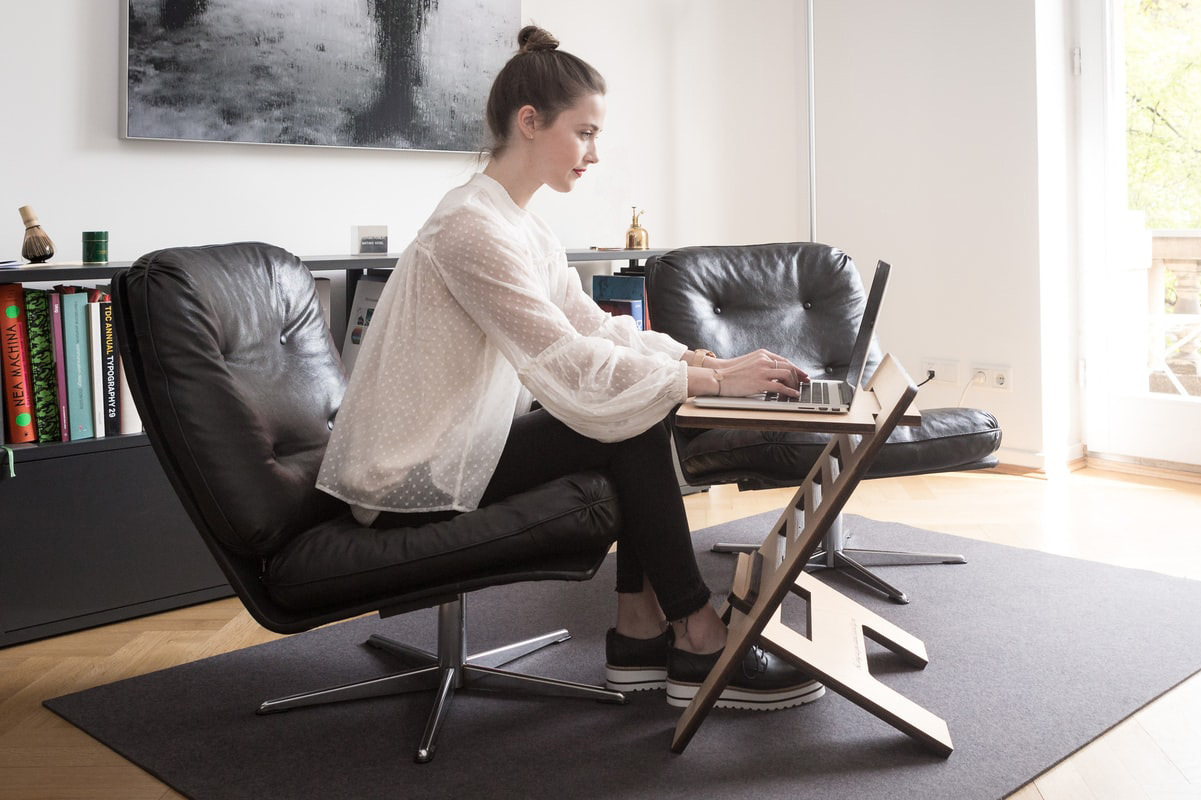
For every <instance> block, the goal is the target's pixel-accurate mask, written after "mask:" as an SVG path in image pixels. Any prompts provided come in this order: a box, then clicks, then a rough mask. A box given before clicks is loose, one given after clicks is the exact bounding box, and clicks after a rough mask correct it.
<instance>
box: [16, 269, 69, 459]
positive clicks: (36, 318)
mask: <svg viewBox="0 0 1201 800" xmlns="http://www.w3.org/2000/svg"><path fill="white" fill-rule="evenodd" d="M25 318H26V320H27V321H28V326H29V365H30V368H31V370H32V376H33V410H34V419H35V421H36V427H37V432H38V441H39V442H57V441H60V440H61V439H62V429H61V428H60V426H59V421H58V372H57V369H56V368H55V365H54V341H53V340H52V339H51V332H50V325H51V321H50V297H49V294H48V293H47V292H45V291H42V290H41V289H26V290H25Z"/></svg>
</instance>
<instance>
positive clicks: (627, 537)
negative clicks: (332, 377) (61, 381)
mask: <svg viewBox="0 0 1201 800" xmlns="http://www.w3.org/2000/svg"><path fill="white" fill-rule="evenodd" d="M518 41H519V43H520V45H521V49H520V50H519V51H518V53H517V54H516V55H515V56H513V58H512V59H511V60H510V61H509V62H508V64H506V66H505V67H504V68H503V69H502V70H501V72H500V74H499V75H498V76H497V78H496V81H495V83H494V84H493V87H492V91H491V93H490V95H489V98H488V105H487V119H488V125H489V128H490V130H491V132H492V134H493V136H494V138H495V144H494V147H493V148H492V150H491V152H490V157H489V160H488V163H487V165H486V166H485V168H484V170H483V172H482V173H479V174H477V175H475V176H474V177H472V179H471V180H470V181H468V182H467V183H466V184H465V185H463V186H460V187H458V188H457V189H454V190H452V191H451V192H449V193H448V194H447V195H446V197H445V198H443V200H442V202H441V203H440V204H439V205H438V207H437V209H436V210H435V211H434V213H433V215H432V216H431V217H430V218H429V220H428V221H427V222H426V223H425V225H424V226H423V227H422V229H421V230H420V232H419V233H418V234H417V238H416V239H415V240H414V242H413V243H412V244H411V245H410V246H409V248H408V249H407V250H406V251H405V252H404V254H403V255H402V256H401V258H400V260H399V262H398V264H397V268H396V270H395V271H394V272H393V273H392V275H391V276H390V278H389V280H388V283H387V286H386V287H385V289H384V291H383V293H382V295H381V297H380V300H379V303H378V305H377V308H376V310H375V314H374V316H373V319H372V323H371V335H370V336H368V337H366V339H365V341H364V345H363V349H362V350H361V351H360V353H359V355H358V357H357V360H356V362H355V370H354V373H353V377H352V379H351V381H350V385H349V387H348V388H347V392H346V396H345V398H344V400H343V404H342V408H341V410H340V411H339V414H338V422H337V424H336V425H335V426H334V431H333V434H332V436H331V438H330V444H329V448H328V450H327V452H326V456H325V461H324V463H323V464H322V468H321V473H320V476H319V478H318V486H319V488H321V489H323V490H324V491H326V492H329V493H330V494H332V495H334V496H336V497H339V498H341V499H343V500H345V501H346V502H348V503H350V504H351V507H352V508H353V510H354V513H355V516H356V517H357V518H358V519H359V520H360V521H361V522H362V523H363V524H365V525H373V526H376V527H389V526H393V525H396V524H404V517H403V515H404V514H410V513H413V512H428V511H448V510H449V511H469V510H472V509H475V508H477V507H480V506H486V505H488V504H489V503H492V502H495V501H497V500H499V499H502V498H504V497H507V496H509V495H512V494H515V493H518V492H522V491H525V490H527V489H529V488H532V487H533V486H537V485H539V484H541V483H544V482H546V481H548V480H551V479H553V478H555V477H559V476H561V475H566V474H570V473H573V472H579V471H582V470H586V469H594V468H600V469H604V470H606V471H608V472H609V473H610V474H611V475H612V477H613V480H614V482H615V483H616V485H617V490H618V501H619V503H620V506H621V513H622V520H623V523H622V528H623V530H622V533H621V535H620V537H619V539H618V549H617V621H616V625H615V627H614V628H613V629H611V630H610V631H609V633H608V636H607V638H606V662H607V663H606V681H607V683H608V684H609V685H610V686H611V687H613V688H619V689H626V690H631V689H632V690H637V689H650V688H662V687H664V686H665V685H670V686H669V688H670V689H671V691H669V702H673V703H675V704H683V705H686V704H687V703H688V702H689V700H690V699H691V697H692V696H693V695H694V694H695V692H696V689H697V688H698V687H699V684H700V683H701V682H702V681H703V680H704V678H705V675H706V674H708V671H709V668H710V667H711V666H712V665H713V664H714V663H715V662H716V660H717V656H718V654H719V652H720V651H721V649H722V647H723V646H724V644H725V639H726V628H725V625H724V624H723V623H722V621H721V620H720V619H719V618H718V616H717V613H716V611H715V610H714V608H713V606H712V605H710V602H709V600H710V591H709V589H708V587H707V586H706V585H705V584H704V582H703V581H702V579H701V577H700V573H699V571H698V569H697V565H696V559H695V554H694V553H693V550H692V541H691V538H690V535H689V530H688V522H687V519H686V517H685V514H684V506H683V501H682V499H681V497H680V492H679V486H678V484H677V481H676V476H675V470H674V466H673V463H672V456H671V449H670V440H669V434H668V431H667V428H666V423H665V419H666V417H667V415H668V414H669V413H671V412H672V410H673V409H674V408H675V407H676V406H677V405H678V404H679V403H681V402H683V401H684V400H685V398H687V397H688V396H690V395H699V394H721V393H725V394H753V393H755V392H761V391H765V390H772V391H779V392H783V393H785V394H791V395H796V394H797V390H796V387H797V386H798V385H799V382H800V381H802V380H807V379H808V377H807V376H806V375H805V374H804V373H803V372H802V371H801V370H800V369H798V368H797V367H795V366H793V365H792V364H790V363H789V362H788V360H787V359H785V358H782V357H780V356H776V355H773V354H771V353H768V352H766V351H757V352H754V353H748V354H746V355H743V356H740V357H737V358H729V359H722V358H716V357H715V356H714V355H713V354H712V353H707V352H693V351H690V350H688V349H687V348H686V347H685V346H684V345H682V344H679V343H678V342H675V341H673V340H672V339H670V338H669V337H667V336H665V335H663V334H660V333H655V332H650V331H646V332H643V331H639V330H638V329H637V328H636V327H635V325H634V324H633V321H632V319H631V318H629V317H624V316H617V317H611V316H609V315H608V314H606V313H605V312H604V311H602V310H601V309H600V308H599V307H598V306H597V305H596V304H595V303H593V302H592V300H591V299H590V298H589V297H588V296H587V295H586V294H585V293H584V292H583V290H582V288H581V286H580V282H579V280H578V279H577V278H576V276H575V274H574V273H573V272H571V271H570V270H569V269H568V267H567V262H566V258H565V255H564V250H563V247H562V245H561V244H560V243H559V241H558V240H557V239H556V237H555V235H554V234H553V233H552V232H551V230H550V229H549V228H548V227H547V225H546V224H545V223H544V222H543V221H542V220H540V219H539V218H538V217H536V216H535V215H533V214H531V213H530V212H529V211H527V210H526V206H527V205H528V203H529V201H530V198H531V197H533V195H534V193H535V192H537V191H538V190H539V189H540V188H542V187H543V186H549V187H550V188H552V189H554V190H556V191H560V192H569V191H571V190H572V189H573V188H574V187H575V185H576V183H577V182H579V181H580V180H582V179H583V178H584V176H585V174H586V172H587V170H588V169H589V168H590V167H591V166H592V165H594V164H596V163H597V151H596V137H597V135H598V134H599V133H600V131H601V128H602V126H603V123H604V116H605V100H604V94H605V84H604V79H603V78H601V76H600V75H599V74H598V73H597V72H596V70H594V69H593V68H592V67H591V66H589V65H588V64H586V63H585V62H583V61H582V60H580V59H579V58H576V57H575V56H573V55H571V54H569V53H565V52H563V51H561V50H558V49H557V46H558V42H557V41H556V40H555V39H554V38H553V37H552V36H551V35H550V34H548V33H547V32H546V31H543V30H541V29H540V28H537V27H534V26H529V27H526V28H524V29H523V30H522V31H521V33H520V34H519V37H518ZM431 398H438V400H437V401H431ZM534 399H536V400H537V401H538V403H539V405H540V406H541V408H539V409H537V410H534V411H531V410H530V409H531V407H532V401H533V400H534ZM398 515H400V516H398ZM669 621H670V622H669ZM742 672H743V673H744V674H743V675H741V676H738V677H736V678H735V679H734V680H733V681H732V682H731V684H730V688H728V689H727V690H726V692H725V693H724V694H723V695H722V698H721V700H719V701H718V705H722V706H733V707H754V708H784V707H788V706H793V705H799V704H800V703H803V702H808V701H809V700H812V699H816V698H817V697H818V696H820V695H821V693H822V691H823V690H822V687H821V686H820V684H817V683H815V682H814V681H812V680H810V679H809V677H808V676H806V675H804V674H803V673H801V672H799V671H797V670H796V669H795V668H793V667H792V666H791V665H789V664H787V663H785V662H783V661H779V660H777V659H776V658H775V656H772V655H770V654H767V653H766V652H764V651H763V650H761V649H759V648H755V649H753V650H752V651H751V652H750V653H748V655H747V659H746V660H745V662H744V669H743V670H742Z"/></svg>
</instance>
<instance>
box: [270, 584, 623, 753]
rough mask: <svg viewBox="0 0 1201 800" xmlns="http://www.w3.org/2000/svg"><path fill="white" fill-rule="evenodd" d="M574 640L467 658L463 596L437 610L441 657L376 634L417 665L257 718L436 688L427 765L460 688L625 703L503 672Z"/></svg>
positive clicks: (551, 636) (278, 703)
mask: <svg viewBox="0 0 1201 800" xmlns="http://www.w3.org/2000/svg"><path fill="white" fill-rule="evenodd" d="M570 638H571V634H570V633H568V632H567V631H566V630H565V629H560V630H557V631H552V632H551V633H547V634H543V635H541V636H535V637H533V638H531V639H526V640H524V641H520V642H515V643H513V644H510V645H505V646H503V647H498V648H495V649H492V650H488V651H485V652H482V653H477V654H475V655H472V656H464V651H465V646H466V627H465V619H464V597H463V595H459V596H458V598H457V599H456V600H452V601H450V602H447V603H443V604H442V605H440V606H438V652H437V653H431V652H429V651H426V650H422V649H420V648H416V647H411V646H409V645H406V644H403V643H401V642H397V641H395V640H393V639H389V638H388V637H386V636H379V635H372V636H371V637H370V638H369V639H368V640H367V642H366V644H368V645H370V646H371V647H375V648H378V649H380V650H383V651H385V652H387V653H390V654H392V655H394V656H396V657H398V658H400V659H402V660H405V661H410V662H416V663H417V666H414V667H412V668H410V669H407V670H404V671H402V672H397V673H393V674H390V675H384V676H381V677H378V678H370V679H367V680H362V681H355V682H353V683H348V684H343V685H340V686H332V687H329V688H326V689H318V690H316V691H310V692H302V693H300V694H294V695H289V696H288V697H281V698H278V699H275V700H267V701H266V702H264V703H263V704H262V705H260V706H259V708H258V713H259V714H274V713H279V712H282V711H290V710H292V709H296V708H303V707H305V706H315V705H325V704H327V703H340V702H343V701H346V700H362V699H365V698H370V697H385V696H388V695H394V694H402V693H405V692H415V691H424V690H429V689H433V690H435V694H434V707H433V709H432V710H431V711H430V715H429V718H428V720H427V722H426V725H425V731H424V733H423V734H422V736H421V741H420V743H419V744H418V745H417V752H416V755H415V757H414V758H415V760H416V761H417V762H418V763H422V764H424V763H426V762H428V761H430V760H431V759H433V757H434V750H435V747H436V745H437V739H438V733H439V731H440V730H441V729H442V723H443V722H444V721H445V719H446V715H447V712H448V711H449V710H450V706H451V701H452V700H453V699H454V695H455V692H456V691H458V690H460V689H483V690H487V691H516V692H522V693H525V694H533V695H543V696H554V697H572V698H577V699H586V700H599V701H602V702H608V703H619V704H624V703H626V702H627V701H626V697H625V695H623V694H622V693H621V692H614V691H610V690H608V689H604V688H602V687H599V686H591V685H589V684H584V683H574V682H571V681H561V680H558V679H555V678H544V677H541V676H538V675H527V674H525V673H521V672H512V671H509V670H503V669H499V667H501V666H503V665H505V664H508V663H509V662H511V661H515V660H516V659H518V658H521V657H522V656H526V655H529V654H530V653H533V652H535V651H537V650H540V649H542V648H543V647H547V646H548V645H552V644H557V643H558V642H563V641H566V640H567V639H570Z"/></svg>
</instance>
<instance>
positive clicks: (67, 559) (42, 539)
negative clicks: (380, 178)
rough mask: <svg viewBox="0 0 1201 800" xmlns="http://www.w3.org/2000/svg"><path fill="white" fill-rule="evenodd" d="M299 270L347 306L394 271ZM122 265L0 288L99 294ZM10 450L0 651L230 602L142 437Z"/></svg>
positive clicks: (0, 481)
mask: <svg viewBox="0 0 1201 800" xmlns="http://www.w3.org/2000/svg"><path fill="white" fill-rule="evenodd" d="M305 263H306V264H307V265H308V266H309V267H310V269H312V270H313V271H314V272H321V273H326V272H331V273H332V274H333V275H334V280H332V281H331V283H333V284H335V285H337V287H338V290H339V291H338V292H337V293H336V294H334V295H333V296H336V297H339V298H343V299H345V300H346V302H347V303H349V300H350V299H352V297H353V288H354V285H355V283H356V282H357V280H358V278H359V277H360V276H362V275H363V274H365V273H366V272H367V271H368V270H380V269H389V268H391V267H392V265H393V264H394V263H395V256H378V255H376V256H321V257H315V258H306V259H305ZM129 266H130V264H129V263H128V262H120V263H119V262H112V263H109V264H106V265H92V264H84V265H79V264H74V265H72V264H50V265H27V266H24V267H19V268H15V269H0V283H21V284H23V285H25V286H34V287H38V288H47V287H49V286H53V285H56V284H73V285H95V284H103V283H108V282H110V281H111V280H112V277H113V275H115V274H116V273H117V272H119V271H120V270H122V269H125V268H127V267H129ZM337 312H338V313H334V314H332V315H331V317H332V318H333V324H334V325H335V327H334V330H335V331H338V327H337V326H338V325H339V324H343V325H344V322H343V321H344V320H345V318H346V315H345V308H341V309H337ZM343 330H344V328H343ZM339 338H341V337H340V336H335V339H339ZM235 435H236V434H235ZM8 447H9V449H10V450H11V452H12V472H11V474H10V470H9V464H8V455H7V453H4V452H2V451H0V456H2V458H0V464H2V467H0V647H5V646H9V645H13V644H17V643H19V642H25V641H30V640H33V639H39V638H42V637H46V636H53V635H56V634H60V633H66V632H68V631H74V630H80V629H83V628H87V627H91V626H94V625H101V624H105V623H109V622H115V621H118V620H123V619H129V618H132V617H136V616H141V615H144V614H151V613H155V612H159V611H166V610H168V609H172V608H179V607H182V606H186V605H191V604H194V603H200V602H204V601H207V600H214V599H217V598H221V597H228V596H229V595H231V594H232V593H233V592H232V590H231V589H230V588H229V585H228V584H227V583H226V581H225V576H224V575H223V574H222V573H221V571H220V569H218V567H217V564H216V562H214V561H213V559H212V557H211V556H210V555H209V552H208V550H207V549H206V548H205V546H204V543H203V541H202V540H201V538H200V535H199V534H198V533H197V532H196V529H195V527H194V526H193V525H192V521H191V519H189V517H188V515H187V513H186V512H185V511H184V509H183V506H182V505H181V504H180V502H179V500H178V499H177V498H176V496H175V492H174V491H173V490H172V488H171V485H170V483H169V482H168V480H167V477H166V475H165V474H164V473H163V471H162V468H161V467H160V466H159V464H158V459H157V458H156V457H155V455H154V450H153V448H152V447H151V446H150V442H149V440H148V439H147V437H146V436H145V434H126V435H123V436H108V437H102V438H99V439H83V440H78V441H73V442H50V443H46V444H22V445H9V446H8Z"/></svg>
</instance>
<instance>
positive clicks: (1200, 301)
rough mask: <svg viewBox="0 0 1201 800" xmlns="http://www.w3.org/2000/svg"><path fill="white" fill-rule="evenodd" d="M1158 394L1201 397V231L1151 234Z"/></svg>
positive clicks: (1153, 363) (1153, 372) (1153, 365)
mask: <svg viewBox="0 0 1201 800" xmlns="http://www.w3.org/2000/svg"><path fill="white" fill-rule="evenodd" d="M1148 278H1149V280H1150V282H1151V285H1150V286H1149V287H1148V288H1149V295H1148V296H1149V297H1150V298H1151V309H1150V310H1151V331H1150V333H1151V337H1150V341H1151V353H1150V359H1149V361H1150V374H1149V388H1150V390H1151V391H1152V392H1159V393H1167V394H1178V395H1190V396H1193V397H1201V297H1199V296H1198V290H1199V289H1201V232H1198V233H1191V232H1190V233H1171V234H1160V233H1156V234H1153V235H1152V237H1151V269H1150V270H1149V272H1148Z"/></svg>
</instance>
